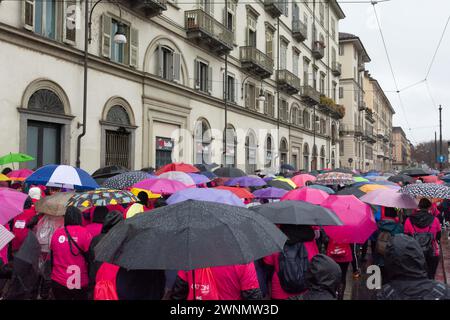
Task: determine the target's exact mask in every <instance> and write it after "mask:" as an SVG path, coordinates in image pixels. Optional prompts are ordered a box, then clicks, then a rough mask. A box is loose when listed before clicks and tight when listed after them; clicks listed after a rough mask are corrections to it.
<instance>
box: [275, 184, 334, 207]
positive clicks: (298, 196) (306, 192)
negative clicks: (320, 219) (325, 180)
mask: <svg viewBox="0 0 450 320" xmlns="http://www.w3.org/2000/svg"><path fill="white" fill-rule="evenodd" d="M328 197H329V195H328V193H326V192H325V191H322V190H318V189H313V188H308V187H305V188H301V189H296V190H292V191H289V192H288V193H287V194H285V195H284V197H283V198H281V201H285V200H297V201H305V202H309V203H312V204H321V203H322V202H324V201H325V199H327V198H328Z"/></svg>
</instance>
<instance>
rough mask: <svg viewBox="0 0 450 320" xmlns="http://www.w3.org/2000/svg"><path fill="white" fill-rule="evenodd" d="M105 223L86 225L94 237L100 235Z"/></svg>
mask: <svg viewBox="0 0 450 320" xmlns="http://www.w3.org/2000/svg"><path fill="white" fill-rule="evenodd" d="M102 228H103V224H101V223H95V222H94V223H90V224H88V225H87V226H86V230H87V231H89V233H90V234H91V236H92V238H94V237H96V236H98V235H99V234H100V233H101V232H102Z"/></svg>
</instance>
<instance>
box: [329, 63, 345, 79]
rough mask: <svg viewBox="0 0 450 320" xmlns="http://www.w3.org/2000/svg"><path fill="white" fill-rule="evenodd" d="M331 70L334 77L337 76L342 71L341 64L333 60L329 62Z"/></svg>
mask: <svg viewBox="0 0 450 320" xmlns="http://www.w3.org/2000/svg"><path fill="white" fill-rule="evenodd" d="M331 72H332V73H333V75H334V76H335V77H339V76H340V75H341V73H342V65H341V63H340V62H337V61H333V62H332V64H331Z"/></svg>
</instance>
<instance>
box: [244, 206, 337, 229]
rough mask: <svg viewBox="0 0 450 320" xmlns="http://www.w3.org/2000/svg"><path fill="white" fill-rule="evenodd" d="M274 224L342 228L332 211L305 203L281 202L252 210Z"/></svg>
mask: <svg viewBox="0 0 450 320" xmlns="http://www.w3.org/2000/svg"><path fill="white" fill-rule="evenodd" d="M250 210H252V211H255V212H257V213H259V214H261V215H262V216H264V217H266V218H267V219H269V220H270V221H272V222H273V223H277V224H296V225H310V226H341V225H342V224H343V223H342V221H341V219H339V218H338V216H337V215H336V214H335V213H334V212H333V211H331V210H329V209H326V208H323V207H321V206H317V205H314V204H311V203H308V202H304V201H292V200H287V201H279V202H272V203H268V204H263V205H260V206H255V207H252V208H250Z"/></svg>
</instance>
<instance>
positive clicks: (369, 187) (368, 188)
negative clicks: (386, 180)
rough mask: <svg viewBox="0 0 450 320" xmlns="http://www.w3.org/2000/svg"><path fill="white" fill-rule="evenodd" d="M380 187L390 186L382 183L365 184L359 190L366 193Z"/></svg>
mask: <svg viewBox="0 0 450 320" xmlns="http://www.w3.org/2000/svg"><path fill="white" fill-rule="evenodd" d="M378 189H389V188H388V187H386V186H382V185H380V184H365V185H363V186H361V187H360V188H359V190H361V191H362V192H365V193H368V192H371V191H375V190H378Z"/></svg>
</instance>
